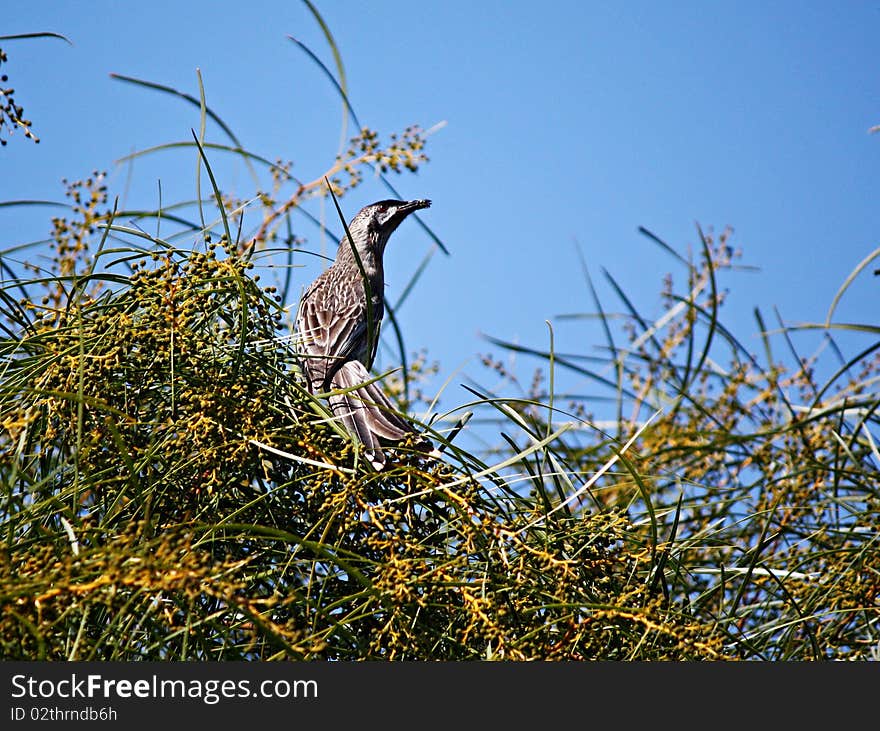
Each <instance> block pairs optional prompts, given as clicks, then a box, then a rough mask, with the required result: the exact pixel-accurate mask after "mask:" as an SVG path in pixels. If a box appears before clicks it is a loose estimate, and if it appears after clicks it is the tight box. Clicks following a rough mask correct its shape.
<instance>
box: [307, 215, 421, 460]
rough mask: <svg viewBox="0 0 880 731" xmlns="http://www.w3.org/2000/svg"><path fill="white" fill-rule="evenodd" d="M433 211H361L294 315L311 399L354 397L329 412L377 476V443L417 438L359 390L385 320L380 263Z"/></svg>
mask: <svg viewBox="0 0 880 731" xmlns="http://www.w3.org/2000/svg"><path fill="white" fill-rule="evenodd" d="M430 205H431V201H429V200H414V201H408V202H407V201H398V200H385V201H378V202H377V203H373V204H371V205H369V206H366V207H365V208H363V209H361V211H360V212H359V213H358V214H357V215H356V216H355V217H354V218H353V219H352V220H351V223H350V224H349V226H348V230H349V232H350V234H351V240H349V238H348V236H345V237H343V239H342V241H341V243H340V244H339V249H338V251H337V252H336V260H335V261H334V262H333V265H332V266H330V267H329V268H328V269H327V270H325V271H324V272H323V274H321V275H320V276H319V277H318V278H317V279H315V281H314V282H312V284H311V285H310V286H309V288H308V289H307V290H306V292H305V294H304V295H303V297H302V300H301V301H300V305H299V311H298V312H297V317H296V328H297V331H298V332H299V338H300V350H301V352H302V353H303V354H304V355H305V356H306V358H305V371H306V376H307V378H308V382H309V389H310V390H311V392H312V393H321V392H327V391H336V390H345V389H353V390H349V391H347V392H346V393H342V394H337V395H333V396H330V397H329V404H330V410H331V412H332V414H333V415H334V416H335V417H336V418H337V419H339V420H340V421H341V422H342V423H343V424H344V425H345V427H346V429H347V430H348V431H349V432H350V433H351V434H352V435H353V436H354V437H355V438H356V439H357V440H358V441H359V442H361V443H362V444H363V445H364V447H365V450H366V456H367V458H368V459H369V460H370V462H371V463H372V465H373V466H374V467H375V468H376V469H377V470H381V469H382V468H383V467H384V465H385V456H384V454H383V453H382V450H381V448H380V443H381V442H382V441H384V442H392V443H394V442H399V441H401V440H403V439H405V438H406V437H408V436H410V435H412V434H418V432H416V431H415V430H414V429H413V427H412V425H411V424H410V423H409V422H408V421H407V420H406V419H404V418H403V417H402V416H400V415H399V414H398V413H397V411H396V409H395V408H394V406H393V405H392V404H391V402H390V401H389V400H388V397H387V396H386V395H385V394H384V392H383V391H382V388H381V387H380V385H379V384H378V383H377V382H373V383H370V384H367V385H366V386H362V385H361V384H363V383H364V382H365V381H368V380H369V379H370V378H371V376H370V368H372V366H373V360H374V358H375V357H376V347H377V345H378V343H379V328H380V326H381V324H382V316H383V315H384V313H385V300H384V289H385V274H384V270H383V267H382V257H383V254H384V253H385V246H386V244H387V243H388V239H389V237H390V236H391V234H392V233H393V232H394V231H395V229H396V228H397V227H398V226H399V225H400V224H401V222H402V221H403V219H405V218H406V217H407V216H408V215H409V214H410V213H412V212H414V211H418V210H420V209H422V208H427V207H428V206H430ZM355 251H356V252H357V257H356V256H355ZM415 446H416V447H417V448H419V449H420V450H424V451H431V449H432V448H433V445H431V443H430V442H429V441H428V440H427V439H426V438H424V437H423V436H419V437H418V438H417V439H416V444H415Z"/></svg>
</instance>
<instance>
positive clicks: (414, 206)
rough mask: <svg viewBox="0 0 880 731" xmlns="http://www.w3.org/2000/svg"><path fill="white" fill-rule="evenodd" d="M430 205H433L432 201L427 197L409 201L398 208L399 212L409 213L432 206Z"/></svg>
mask: <svg viewBox="0 0 880 731" xmlns="http://www.w3.org/2000/svg"><path fill="white" fill-rule="evenodd" d="M430 207H431V201H429V200H428V199H426V198H420V199H419V200H417V201H409V202H408V203H405V204H404V205H402V206H401V207H400V208H398V209H397V212H398V213H405V214H407V215H408V214H410V213H412V212H413V211H418V210H419V209H421V208H430Z"/></svg>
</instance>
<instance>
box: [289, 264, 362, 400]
mask: <svg viewBox="0 0 880 731" xmlns="http://www.w3.org/2000/svg"><path fill="white" fill-rule="evenodd" d="M328 273H330V270H328V271H327V272H325V273H324V275H322V276H321V277H319V278H318V279H317V280H315V282H314V283H313V284H312V286H311V287H309V289H308V290H307V291H306V293H305V294H304V295H303V298H302V300H301V301H300V305H299V311H298V313H297V330H298V331H299V334H300V341H301V345H300V347H301V349H302V351H303V354H304V355H306V356H308V358H307V361H306V363H307V368H308V371H309V380H310V381H311V382H312V383H313V384H314V386H316V387H317V388H320V389H322V390H323V389H325V388H326V387H327V386H329V383H330V380H331V379H332V378H333V375H334V374H335V373H336V371H337V370H339V368H340V367H341V366H342V364H343V363H345V362H346V361H347V360H350V359H351V358H352V357H353V356H354V357H357V355H358V350H360V349H361V348H363V347H364V341H365V338H366V313H365V308H366V305H365V303H364V302H363V300H362V299H361V298H358V297H357V296H356V291H354V290H353V289H352V288H350V287H348V288H347V287H339V286H335V284H336V283H334V282H333V281H332V280H329V279H328V278H327V277H326V276H325V275H327V274H328Z"/></svg>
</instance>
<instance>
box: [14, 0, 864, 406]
mask: <svg viewBox="0 0 880 731" xmlns="http://www.w3.org/2000/svg"><path fill="white" fill-rule="evenodd" d="M318 8H319V10H320V12H321V13H322V14H323V16H324V18H325V20H326V21H327V24H328V26H329V27H330V29H331V31H332V33H333V34H334V36H335V38H336V40H337V42H338V44H339V48H340V50H341V52H342V56H343V61H344V63H345V66H346V71H347V74H348V82H349V89H350V96H351V101H352V103H353V106H354V108H355V109H356V111H357V113H358V115H359V117H360V119H361V121H362V122H363V123H364V124H366V125H368V126H370V127H372V128H374V129H376V130H378V131H380V132H381V133H383V134H388V133H390V132H395V131H400V130H402V129H403V128H404V127H406V126H407V125H409V124H413V123H415V124H420V125H421V126H422V127H424V128H429V127H431V126H432V125H435V124H436V123H438V122H443V121H445V122H446V126H445V127H444V128H443V129H441V130H440V131H439V132H437V133H436V134H434V135H433V136H432V137H431V138H430V141H429V144H428V148H427V153H428V155H429V156H430V158H431V162H430V163H429V164H428V165H427V166H425V167H424V168H423V169H421V170H420V171H419V173H418V174H417V175H415V176H413V175H404V176H401V177H399V178H397V177H395V178H393V180H392V182H394V184H395V185H396V186H397V187H398V189H399V190H400V191H401V193H402V194H403V195H404V196H405V197H408V198H421V197H428V198H431V199H433V201H434V205H433V207H432V208H431V209H430V210H429V211H427V212H425V214H424V220H425V221H426V222H427V223H429V224H430V225H431V226H432V227H433V229H434V230H435V231H436V232H437V234H438V235H439V236H440V237H441V238H442V239H443V241H444V242H445V244H446V246H447V247H448V248H449V250H450V251H451V254H452V255H451V256H450V257H448V258H447V257H443V256H439V255H438V256H435V257H434V258H433V259H432V261H431V263H430V266H429V267H428V270H427V272H426V273H425V275H424V276H423V277H422V279H421V280H420V281H419V283H418V287H417V288H416V290H415V291H414V292H413V293H412V294H411V295H410V297H409V299H408V300H407V302H406V304H405V306H404V307H403V308H402V310H401V311H400V312H399V313H398V317H399V321H400V324H401V326H402V328H403V332H404V336H405V338H406V342H407V346H408V348H409V349H410V350H411V351H414V350H417V349H421V348H426V349H427V350H428V354H429V357H430V358H432V359H437V360H439V361H440V364H441V371H440V381H441V382H442V380H445V379H446V378H447V377H449V376H450V375H453V374H454V373H457V372H458V371H457V369H459V368H461V369H462V371H460V373H467V374H471V375H473V376H474V377H475V378H476V379H477V380H479V381H481V382H484V383H487V384H488V383H491V382H492V380H493V379H492V377H491V376H489V375H487V374H486V372H485V371H484V370H483V369H482V367H481V366H480V365H479V363H478V360H477V359H476V358H475V354H476V353H478V352H488V351H493V352H495V353H497V352H498V351H497V349H495V348H492V347H490V346H489V345H488V344H487V343H486V342H485V341H484V340H482V339H481V338H480V333H488V334H491V335H493V336H496V337H499V338H502V339H509V340H518V341H519V342H521V343H523V344H527V345H533V346H537V347H543V346H546V344H547V342H548V336H547V326H546V324H545V320H548V319H549V320H551V321H552V322H553V323H554V329H555V333H556V345H557V347H558V348H559V349H560V350H567V351H575V352H581V353H591V352H593V349H594V346H597V345H601V344H602V343H603V341H602V337H601V334H600V331H599V330H598V329H597V328H596V327H595V326H593V325H589V324H584V323H583V322H577V321H558V320H556V319H555V318H556V316H558V315H560V314H563V313H577V312H588V311H592V309H593V308H592V304H591V301H590V299H589V296H588V293H587V290H586V288H585V286H584V281H583V277H582V274H581V270H580V263H579V259H578V255H577V253H576V249H575V242H578V244H579V245H580V247H581V249H582V251H583V253H584V255H585V257H586V259H587V262H588V264H589V266H590V269H591V273H592V274H593V276H594V279H595V281H596V282H597V285H598V286H599V289H600V294H601V295H602V296H603V299H604V301H605V304H606V307H607V308H608V309H612V310H614V309H618V307H617V304H616V302H615V300H614V298H613V294H612V292H611V290H610V288H609V287H608V286H607V285H606V284H605V283H604V281H603V280H602V275H601V269H602V268H605V269H607V270H608V271H609V272H611V274H612V275H613V276H614V277H615V278H616V279H617V280H618V281H619V282H620V284H621V285H622V286H623V288H624V290H625V291H626V292H627V294H628V295H629V296H630V297H631V298H632V299H633V300H634V301H635V302H636V303H637V304H638V305H639V306H640V307H641V308H642V309H643V312H644V313H645V315H646V316H648V317H656V316H658V315H659V314H660V312H661V310H660V298H659V295H658V293H659V290H660V285H661V278H662V276H663V275H664V274H665V273H666V272H673V273H674V274H675V275H677V276H678V278H679V281H680V279H681V275H682V272H681V270H679V269H676V265H675V263H674V261H673V260H672V259H671V258H670V257H669V256H668V254H665V253H663V252H662V251H660V250H659V249H658V248H657V247H656V246H655V245H653V244H651V243H650V242H649V241H648V239H646V238H645V237H643V236H641V235H639V234H638V232H637V228H638V226H645V227H646V228H648V229H650V230H651V231H653V232H654V233H656V234H657V235H658V236H660V237H662V238H663V239H664V240H666V241H667V242H669V243H670V244H672V245H673V246H675V247H676V248H679V249H682V250H683V249H684V248H685V247H687V246H691V247H696V246H697V245H698V239H697V235H696V232H695V223H697V222H698V223H699V224H700V225H701V226H703V227H704V228H706V229H709V228H713V229H714V230H715V231H716V232H719V231H721V230H722V229H723V228H724V227H725V226H726V225H730V226H732V227H733V228H734V230H735V234H734V238H733V243H734V245H735V246H739V247H742V249H743V250H744V256H743V259H742V263H744V264H748V265H752V266H756V267H758V268H759V269H760V271H758V272H743V273H739V274H736V275H732V276H729V275H728V276H725V278H724V279H723V281H722V284H723V286H725V287H727V288H729V289H730V297H729V301H728V304H727V305H726V307H725V309H726V311H727V315H726V319H727V321H728V324H729V325H730V326H731V327H732V328H733V329H735V330H736V332H737V333H738V334H739V336H740V337H741V339H742V340H743V343H744V344H745V345H746V347H748V348H750V349H753V350H754V351H755V352H758V351H760V350H761V345H760V340H759V338H758V337H757V334H756V325H755V323H754V319H753V317H752V314H751V313H752V309H753V308H754V307H755V306H760V307H761V308H762V310H763V311H764V313H765V316H766V317H767V319H768V321H770V322H772V321H773V317H772V308H773V307H774V306H776V307H778V308H779V310H780V312H781V314H782V316H783V318H785V319H786V320H787V321H789V322H799V321H817V320H823V319H824V317H825V313H826V311H827V308H828V305H829V303H830V301H831V299H832V297H833V296H834V294H835V292H836V291H837V289H838V287H839V286H840V284H841V283H842V282H843V280H844V279H845V277H846V276H847V275H848V274H849V272H850V271H851V270H852V269H853V268H854V267H855V266H856V264H857V263H858V262H859V261H860V260H861V259H862V258H863V257H865V256H866V255H867V254H869V253H870V252H871V251H872V250H874V249H875V248H876V247H877V246H878V245H880V242H878V237H877V226H876V222H875V219H876V216H877V213H876V211H877V205H876V201H877V189H878V188H877V184H876V181H877V171H878V170H880V164H878V163H880V135H871V134H869V133H868V129H869V127H871V126H872V125H875V124H880V85H878V75H877V68H878V56H877V51H876V49H877V45H876V38H877V36H878V30H880V8H878V7H877V6H876V4H871V3H860V2H848V3H842V4H836V3H828V2H772V3H768V2H745V3H712V2H677V3H654V2H629V3H592V2H583V1H580V2H563V1H561V0H560V1H556V2H547V3H544V4H535V3H525V2H464V1H463V0H452V1H449V2H442V3H424V4H418V3H411V2H402V1H399V0H377V1H376V2H371V3H360V2H323V3H319V4H318ZM3 21H4V22H3V27H2V29H0V35H2V34H11V33H25V32H36V31H54V32H57V33H62V34H64V35H66V36H67V37H68V38H70V39H71V41H73V44H74V45H73V46H69V45H67V44H65V43H63V42H61V41H56V40H40V41H14V42H4V43H3V47H4V49H5V50H6V51H7V53H8V54H9V57H10V61H9V64H8V65H5V66H4V71H5V72H6V73H8V74H9V76H10V79H11V82H12V83H13V85H14V86H15V87H16V89H17V94H16V100H17V101H18V102H19V103H20V104H22V105H23V106H24V108H25V112H26V116H28V117H29V118H31V119H32V120H33V121H34V129H35V131H36V133H37V134H38V135H39V136H40V137H41V140H42V141H41V143H40V144H39V145H33V144H31V143H30V142H29V141H27V140H25V139H24V138H23V136H22V135H20V134H17V135H15V136H14V137H13V138H12V139H11V140H10V143H9V145H7V146H6V147H5V148H3V149H2V151H0V200H10V199H23V198H39V199H45V198H50V199H60V198H61V197H62V192H63V189H62V186H61V184H60V180H61V178H64V177H66V178H70V179H75V178H79V177H84V176H86V175H88V174H89V172H90V171H91V170H92V169H94V168H99V169H101V168H103V169H107V170H109V171H110V181H111V192H113V193H121V191H122V190H123V189H124V187H125V182H126V176H127V175H128V172H127V169H126V168H124V167H120V166H114V160H116V159H118V158H119V157H122V156H123V155H125V154H127V153H129V152H131V151H133V150H138V149H142V148H145V147H149V146H151V145H156V144H161V143H164V142H170V141H174V140H186V139H189V135H190V131H189V130H190V128H191V127H197V126H198V110H197V109H195V108H194V107H191V106H189V105H186V104H185V103H182V102H180V101H179V100H175V99H173V98H171V97H169V96H165V95H161V94H158V93H155V92H149V91H146V90H143V89H139V88H135V87H133V86H129V85H126V84H122V83H120V82H118V81H114V80H112V79H111V78H110V77H109V74H110V72H116V73H120V74H126V75H131V76H136V77H140V78H144V79H148V80H151V81H154V82H157V83H161V84H166V85H169V86H173V87H176V88H179V89H181V90H185V91H188V92H190V93H193V94H197V93H198V92H197V81H196V68H199V69H201V72H202V75H203V78H204V82H205V89H206V94H207V100H208V104H209V105H210V106H211V107H212V108H213V109H215V110H216V111H217V112H218V113H219V114H220V115H221V116H222V117H223V119H224V120H225V121H226V122H227V123H228V124H229V125H230V126H231V127H232V129H233V130H234V131H235V132H236V134H237V135H238V136H239V138H240V139H241V140H242V142H243V144H244V145H245V147H247V148H248V149H250V150H251V151H253V152H255V153H257V154H260V155H263V156H266V157H268V158H270V159H275V158H278V157H281V158H284V159H289V160H292V161H294V165H295V167H294V172H295V173H296V174H297V175H299V176H301V177H302V178H306V179H312V178H314V177H316V176H318V175H320V174H321V173H322V172H323V171H324V170H325V169H326V168H327V167H328V166H329V165H330V164H331V163H332V160H333V156H334V155H335V152H336V147H337V143H338V139H339V122H340V104H339V100H338V97H337V96H336V95H335V93H334V92H333V90H332V89H331V88H330V86H329V85H328V84H327V82H326V80H325V79H324V78H323V77H322V75H321V73H320V71H319V70H318V69H317V67H316V66H315V65H314V64H313V63H312V62H311V61H310V60H309V59H308V58H307V57H306V56H305V55H304V54H303V53H302V51H300V50H299V49H298V48H296V47H295V46H294V45H293V44H292V43H290V42H289V41H288V40H287V39H286V38H285V36H286V35H287V34H291V35H294V36H296V37H297V38H299V39H300V40H302V41H303V42H304V43H306V44H307V45H308V46H309V47H310V48H311V49H312V50H314V51H315V52H316V53H317V54H318V55H319V56H321V57H322V58H323V59H324V60H325V61H326V62H327V63H328V64H330V63H331V56H330V53H329V50H328V47H327V45H326V43H325V42H324V39H323V37H322V34H321V31H320V29H319V28H318V26H317V25H316V24H315V22H314V20H313V19H312V18H311V16H310V14H309V12H308V10H307V9H306V7H305V6H304V5H302V4H300V3H298V2H292V1H288V2H269V1H262V0H254V1H253V2H250V3H247V4H246V5H242V4H241V3H222V2H183V3H181V2H177V3H172V2H164V1H156V2H150V3H119V2H106V1H98V0H95V1H92V2H66V3H60V2H45V1H43V2H40V1H37V2H29V3H13V4H10V5H9V6H8V7H7V8H5V9H4V12H3ZM208 138H209V139H212V138H213V139H215V140H218V141H220V140H221V136H220V135H219V134H218V133H217V130H216V129H212V128H210V127H209V130H208ZM218 165H219V164H218ZM218 170H219V172H220V174H221V181H220V182H221V186H223V187H227V188H231V189H236V188H237V187H240V188H241V190H242V191H244V190H245V189H246V187H247V185H248V179H247V176H246V175H245V174H244V171H243V169H242V168H241V166H235V165H230V166H226V165H219V167H218ZM194 171H195V159H194V157H193V154H192V151H186V152H181V153H174V154H172V153H162V154H159V155H156V156H154V157H152V158H149V159H146V160H143V161H139V162H138V163H136V164H135V167H134V170H133V181H134V182H133V184H132V186H131V190H130V193H129V200H128V205H129V206H130V207H135V206H150V205H152V206H155V205H156V190H157V180H161V182H162V187H163V191H164V195H165V199H166V201H167V200H172V199H174V198H175V197H178V198H182V197H192V196H193V195H194V178H195V176H194ZM385 197H387V193H386V191H385V189H384V188H383V187H382V186H381V184H380V183H378V182H377V181H374V180H370V179H369V178H368V179H367V181H366V182H365V183H364V185H362V186H361V187H360V188H359V189H358V190H357V191H355V192H354V193H353V194H352V195H350V196H346V197H345V198H343V199H342V201H341V203H342V205H343V209H344V210H345V212H346V214H347V215H348V216H351V215H353V214H354V213H355V212H356V211H357V210H358V208H359V207H360V206H362V205H364V204H365V203H368V202H371V201H372V200H376V199H379V198H385ZM314 210H317V208H316V207H315V208H314ZM50 215H52V213H51V212H49V211H46V210H40V209H34V208H29V209H0V232H2V240H0V248H6V246H8V245H11V244H13V243H16V242H20V241H28V240H34V239H40V238H43V237H45V235H46V234H47V233H48V231H49V218H50ZM302 233H303V234H305V235H307V236H309V237H310V241H311V243H312V245H313V246H315V247H317V246H318V245H319V244H318V237H317V236H316V235H315V233H316V232H315V231H314V229H311V228H308V227H307V226H306V224H305V223H304V224H303V230H302ZM430 245H431V244H430V242H429V240H428V239H427V238H426V237H425V236H424V235H423V234H422V233H421V232H420V231H419V229H418V228H417V226H415V225H414V224H412V223H411V222H408V223H407V224H405V225H404V226H403V227H401V229H400V230H399V231H398V232H397V233H396V234H395V237H394V239H393V240H392V242H391V245H390V246H389V249H388V252H387V255H386V280H387V281H388V285H389V286H388V296H389V297H390V299H391V301H392V302H393V301H394V299H395V298H396V296H397V295H398V294H400V292H401V291H402V289H403V287H404V286H405V284H406V282H407V280H408V279H409V277H410V276H411V274H412V272H413V271H414V270H415V269H416V267H417V266H418V264H419V262H420V261H421V259H422V257H423V256H424V254H425V252H426V251H427V250H428V249H429V248H430ZM873 268H874V267H873V266H872V267H871V268H870V269H871V270H872V269H873ZM316 273H317V270H316V269H313V268H306V269H303V270H297V272H295V277H297V278H298V280H297V281H298V282H299V284H300V285H305V284H307V283H308V282H309V281H310V280H311V278H312V277H313V276H314V275H315V274H316ZM878 287H880V279H878V278H875V277H873V276H872V275H871V271H868V272H866V273H865V274H864V275H863V276H862V277H861V278H860V280H859V281H857V282H856V284H855V285H854V286H853V288H852V290H851V291H850V292H849V293H848V294H847V295H846V297H845V298H844V300H843V301H842V303H841V306H840V309H839V319H840V320H843V321H856V322H865V321H871V320H874V321H876V312H877V304H876V303H877V288H878ZM392 365H394V364H393V363H392V362H387V361H385V362H383V363H382V366H383V367H390V366H392ZM530 369H531V364H524V365H523V368H522V370H521V375H522V376H523V378H524V379H525V380H526V381H528V378H529V371H530ZM460 380H463V376H461V375H455V376H453V383H457V382H458V381H460ZM573 387H575V388H577V385H575V386H573ZM581 390H582V391H583V392H585V393H591V392H592V391H593V390H594V388H593V387H592V386H590V385H586V386H584V387H583V388H581ZM468 398H469V396H468V394H467V393H466V392H464V391H463V390H461V389H456V387H455V386H454V385H453V386H452V387H450V390H449V391H448V392H447V393H446V394H445V395H444V398H443V404H444V405H445V406H447V407H449V408H451V407H453V406H455V405H456V403H458V402H460V401H461V402H463V401H467V400H468Z"/></svg>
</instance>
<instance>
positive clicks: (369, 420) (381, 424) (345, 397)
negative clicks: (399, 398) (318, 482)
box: [329, 360, 433, 470]
mask: <svg viewBox="0 0 880 731" xmlns="http://www.w3.org/2000/svg"><path fill="white" fill-rule="evenodd" d="M369 379H370V374H369V373H368V372H367V369H366V368H365V367H364V365H363V363H361V362H360V361H356V360H355V361H348V362H347V363H345V364H344V365H343V366H342V367H341V368H340V369H339V370H338V371H337V372H336V374H335V375H334V376H333V382H332V387H333V390H343V389H353V388H354V389H356V390H353V391H348V393H343V394H339V395H335V396H331V397H330V398H329V402H330V411H331V412H332V414H333V416H334V417H336V418H337V419H339V420H340V421H341V422H342V423H343V424H344V425H345V427H346V429H347V430H348V431H349V432H350V433H351V434H353V435H354V436H355V437H356V438H357V440H358V441H359V442H361V443H362V444H363V445H364V448H365V449H366V455H367V458H368V459H369V460H370V462H371V463H372V465H373V467H375V468H376V469H377V470H381V469H382V467H384V466H385V455H384V454H383V453H382V449H381V442H380V440H382V441H387V442H399V441H401V440H403V439H405V438H406V437H408V436H410V435H412V434H418V432H416V430H415V429H413V427H412V425H411V424H410V423H409V422H408V421H406V419H404V418H403V417H402V416H400V415H399V414H398V413H397V411H396V410H395V408H394V406H393V405H392V404H391V401H389V400H388V397H387V396H386V395H385V393H384V392H383V391H382V389H381V387H380V386H379V384H378V383H377V382H375V381H374V382H373V383H368V384H367V385H365V386H361V385H360V384H362V383H363V382H364V381H367V380H369ZM358 386H360V388H357V387H358ZM415 446H416V447H417V448H420V449H424V450H425V451H431V450H433V445H432V444H431V443H430V442H429V441H428V440H427V439H425V438H424V437H420V438H419V440H418V441H417V443H416V445H415Z"/></svg>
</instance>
